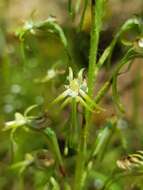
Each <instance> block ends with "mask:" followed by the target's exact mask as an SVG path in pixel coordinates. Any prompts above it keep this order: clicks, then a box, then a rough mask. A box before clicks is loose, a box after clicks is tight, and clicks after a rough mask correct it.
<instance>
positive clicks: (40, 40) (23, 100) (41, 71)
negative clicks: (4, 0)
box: [0, 0, 143, 190]
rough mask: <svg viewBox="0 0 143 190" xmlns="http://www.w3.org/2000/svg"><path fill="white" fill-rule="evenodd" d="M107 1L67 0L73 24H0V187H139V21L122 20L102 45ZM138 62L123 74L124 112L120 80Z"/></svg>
mask: <svg viewBox="0 0 143 190" xmlns="http://www.w3.org/2000/svg"><path fill="white" fill-rule="evenodd" d="M107 6H108V1H107V0H91V1H87V0H83V1H81V0H77V1H72V0H69V1H68V2H67V8H68V9H67V18H68V22H69V23H70V24H71V26H66V25H65V26H62V25H61V24H60V23H59V22H58V18H56V17H54V16H49V17H48V18H47V19H45V20H41V21H39V20H36V21H35V20H34V19H33V18H30V19H29V20H27V21H26V22H25V23H24V25H23V26H21V27H19V28H18V29H16V30H15V34H11V36H10V34H8V33H7V31H5V30H4V29H5V27H2V25H1V30H0V50H1V51H0V56H1V77H0V78H1V84H3V85H2V88H3V89H2V92H1V95H2V96H3V99H2V101H1V102H2V105H3V108H4V109H3V110H1V125H2V127H1V139H2V140H1V146H0V158H1V159H2V163H1V169H0V189H9V188H10V187H11V189H14V190H24V189H34V190H60V189H61V190H88V189H92V190H93V189H96V190H121V189H127V190H128V189H143V180H142V179H143V151H141V150H142V149H143V146H142V137H143V135H142V134H143V133H142V132H143V130H142V125H143V123H140V122H139V109H140V98H139V86H140V84H141V78H142V75H141V64H142V63H141V61H142V58H143V19H142V16H141V15H136V16H132V17H131V18H128V19H127V20H126V21H125V22H124V23H123V24H122V25H121V26H120V27H119V28H118V30H117V31H116V33H115V34H114V35H113V38H112V40H111V41H110V42H109V43H107V46H106V47H104V46H105V45H104V46H102V36H103V28H105V29H104V30H105V31H106V30H108V29H109V28H108V27H107V29H106V27H105V26H106V24H107V23H106V22H107V21H106V17H107V12H106V10H107ZM89 10H90V11H89ZM88 11H89V12H90V13H91V27H90V31H91V32H90V34H88V35H89V36H90V40H88V39H87V38H86V35H87V32H85V31H84V24H85V20H86V14H87V12H88ZM77 23H78V24H77ZM70 24H69V25H70ZM104 25H105V26H104ZM7 36H9V38H11V39H10V40H11V41H12V43H11V42H9V41H8V37H7ZM110 38H111V37H110ZM106 39H107V40H109V39H108V36H106ZM87 43H88V44H89V46H88V45H87V47H86V48H85V47H84V45H85V44H87ZM75 46H78V47H75ZM118 46H119V47H120V50H118ZM80 47H82V48H81V49H82V50H83V52H84V53H85V54H86V55H85V56H86V57H88V58H87V60H86V58H85V60H84V58H83V57H82V56H80V53H81V52H80V51H81V49H80ZM84 48H85V49H84ZM115 54H117V57H116V56H115ZM115 57H116V60H114V58H115ZM135 60H139V62H140V64H138V65H139V66H138V69H137V71H136V72H135V77H134V76H132V79H131V80H130V82H131V84H130V86H131V88H132V91H133V93H132V94H133V98H132V104H133V110H132V116H131V117H128V116H127V107H126V106H124V103H123V101H122V100H121V98H122V93H121V92H120V91H121V90H120V88H118V86H120V85H121V86H122V84H120V76H121V77H122V78H123V80H125V81H126V78H127V75H128V72H130V69H131V68H132V66H134V64H135ZM84 63H86V64H84ZM102 75H104V77H101V76H102ZM100 78H102V80H101V79H100ZM119 84H120V85H119ZM127 88H128V87H127ZM123 91H126V89H123ZM127 91H128V89H127ZM129 93H131V92H129ZM2 96H1V97H2ZM128 96H129V95H128ZM127 104H130V103H128V102H127ZM107 105H108V106H107ZM110 108H111V109H112V110H113V111H112V113H111V114H110V113H109V112H110ZM3 112H5V113H3ZM98 120H99V122H98ZM96 121H97V122H96ZM136 139H139V140H138V141H139V143H138V144H139V145H138V144H137V142H135V141H136ZM139 149H140V150H139ZM130 152H132V154H130ZM121 155H127V156H125V157H123V158H122V157H121Z"/></svg>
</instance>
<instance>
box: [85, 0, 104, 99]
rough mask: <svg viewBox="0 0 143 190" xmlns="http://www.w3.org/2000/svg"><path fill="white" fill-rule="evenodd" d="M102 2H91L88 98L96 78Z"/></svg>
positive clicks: (100, 0) (99, 0)
mask: <svg viewBox="0 0 143 190" xmlns="http://www.w3.org/2000/svg"><path fill="white" fill-rule="evenodd" d="M103 4H104V0H97V1H95V0H92V26H91V27H92V28H91V38H90V52H89V69H88V88H89V96H91V97H92V96H93V92H94V82H95V80H96V77H97V73H96V69H97V68H98V65H97V53H98V44H99V37H100V31H101V25H102V15H103Z"/></svg>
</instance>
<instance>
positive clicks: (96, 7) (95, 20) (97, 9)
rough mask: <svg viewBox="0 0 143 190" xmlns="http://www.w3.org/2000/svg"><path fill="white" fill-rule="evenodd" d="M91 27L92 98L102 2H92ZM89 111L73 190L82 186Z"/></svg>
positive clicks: (89, 93)
mask: <svg viewBox="0 0 143 190" xmlns="http://www.w3.org/2000/svg"><path fill="white" fill-rule="evenodd" d="M91 2H92V3H91V6H92V26H91V40H90V53H89V69H88V90H89V92H88V95H89V96H90V97H93V93H94V82H95V80H96V77H97V74H98V72H97V71H98V65H97V52H98V44H99V36H100V30H101V24H102V14H103V5H104V0H96V1H95V0H92V1H91ZM90 115H91V114H90V113H89V111H87V110H86V123H84V124H83V128H82V129H81V136H80V143H79V148H78V155H77V163H76V172H75V181H74V190H81V189H82V187H83V185H84V168H85V161H86V151H87V136H88V133H89V126H90V124H89V123H90V122H89V120H90V117H91V116H90Z"/></svg>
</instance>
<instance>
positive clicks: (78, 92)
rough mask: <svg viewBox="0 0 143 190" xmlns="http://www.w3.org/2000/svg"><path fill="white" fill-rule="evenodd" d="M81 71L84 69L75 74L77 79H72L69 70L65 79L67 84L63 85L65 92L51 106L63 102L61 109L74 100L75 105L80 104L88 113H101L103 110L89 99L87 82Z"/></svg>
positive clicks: (72, 76)
mask: <svg viewBox="0 0 143 190" xmlns="http://www.w3.org/2000/svg"><path fill="white" fill-rule="evenodd" d="M83 71H84V69H81V70H80V71H79V73H78V74H77V78H74V75H73V71H72V68H71V67H70V68H69V75H68V77H67V79H68V82H69V84H68V85H65V89H66V90H65V91H64V92H63V93H62V94H60V95H59V96H58V97H57V98H56V99H55V100H54V101H53V104H55V103H58V102H60V101H62V100H63V101H64V102H63V103H62V105H61V108H64V107H65V106H67V105H68V104H70V103H71V102H72V100H75V101H76V103H80V104H81V105H82V106H83V107H85V108H87V109H88V110H90V111H94V110H97V111H103V109H102V108H101V107H99V106H98V105H97V104H96V103H95V102H94V101H93V100H92V99H91V98H90V97H89V95H88V87H87V82H86V79H85V78H84V77H83Z"/></svg>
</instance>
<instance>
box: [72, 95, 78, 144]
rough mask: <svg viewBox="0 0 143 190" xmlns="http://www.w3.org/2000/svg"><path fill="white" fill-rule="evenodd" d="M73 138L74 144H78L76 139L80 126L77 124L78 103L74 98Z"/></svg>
mask: <svg viewBox="0 0 143 190" xmlns="http://www.w3.org/2000/svg"><path fill="white" fill-rule="evenodd" d="M71 117H72V118H71V119H72V126H71V127H72V133H71V134H72V139H73V144H76V140H77V137H78V126H77V103H76V100H75V99H73V100H72V116H71Z"/></svg>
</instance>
